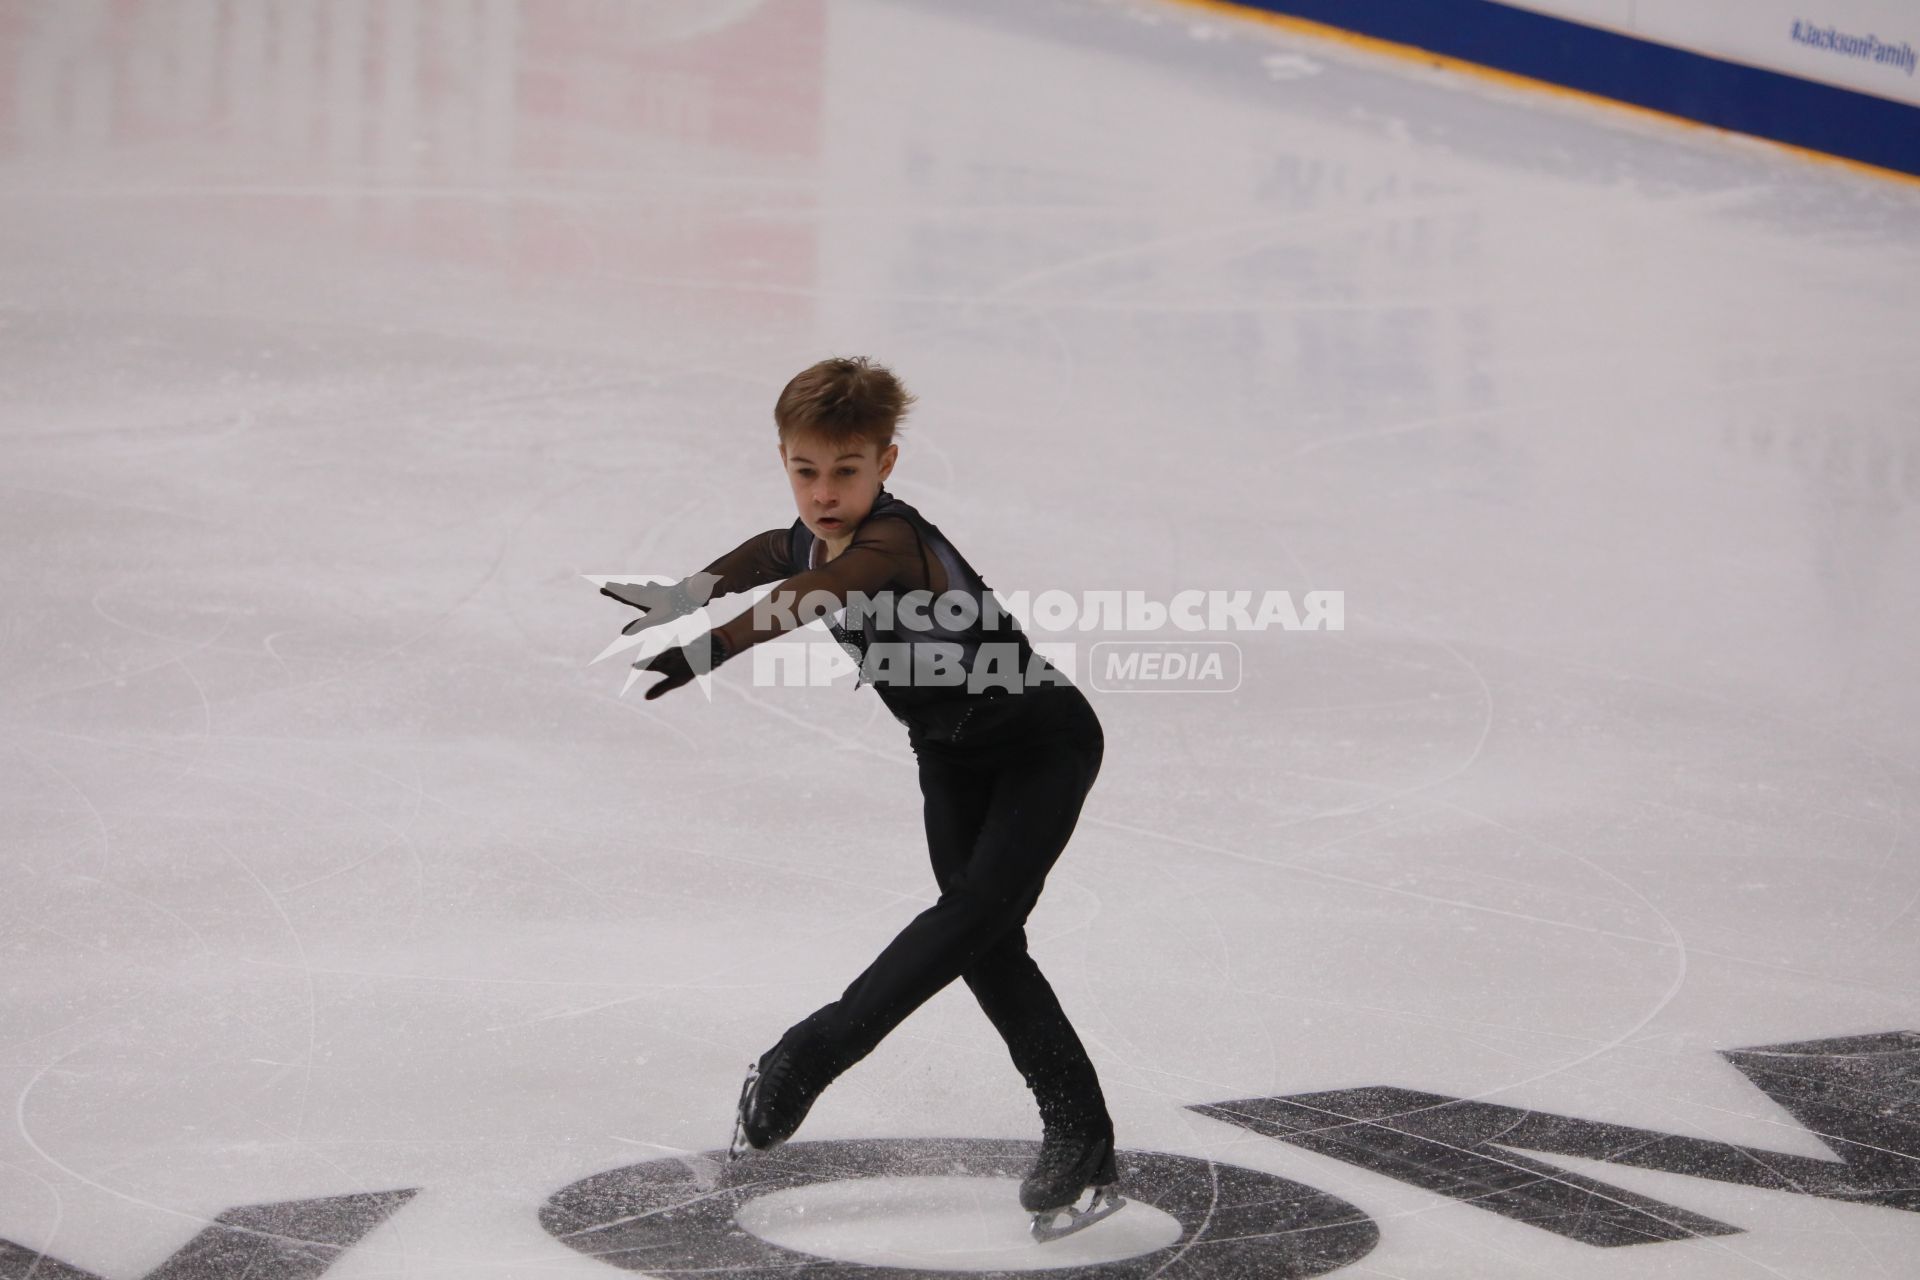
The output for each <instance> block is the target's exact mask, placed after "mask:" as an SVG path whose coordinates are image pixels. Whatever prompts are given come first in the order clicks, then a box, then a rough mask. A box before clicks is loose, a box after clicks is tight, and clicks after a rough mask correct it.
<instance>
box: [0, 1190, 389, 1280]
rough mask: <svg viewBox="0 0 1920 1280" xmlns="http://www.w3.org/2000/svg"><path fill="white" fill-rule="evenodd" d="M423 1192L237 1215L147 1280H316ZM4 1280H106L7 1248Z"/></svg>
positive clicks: (260, 1208)
mask: <svg viewBox="0 0 1920 1280" xmlns="http://www.w3.org/2000/svg"><path fill="white" fill-rule="evenodd" d="M418 1190H419V1188H417V1187H415V1188H410V1189H408V1190H404V1191H370V1192H366V1193H364V1194H361V1195H351V1196H327V1197H325V1198H323V1199H319V1200H286V1201H282V1202H281V1203H279V1204H250V1205H243V1206H241V1207H240V1208H238V1209H229V1210H227V1211H226V1212H225V1213H223V1214H221V1215H220V1216H219V1217H217V1218H215V1219H214V1220H213V1223H212V1225H211V1226H209V1227H207V1228H206V1229H205V1230H204V1231H202V1232H201V1233H200V1234H199V1235H197V1236H195V1237H194V1238H193V1239H191V1240H189V1241H187V1243H186V1246H185V1247H184V1248H182V1249H181V1250H180V1252H178V1253H176V1254H174V1255H173V1256H172V1257H171V1258H168V1259H167V1260H166V1261H165V1262H163V1263H161V1264H160V1265H159V1266H158V1267H156V1268H155V1269H154V1270H152V1271H150V1272H148V1273H147V1275H146V1276H145V1277H144V1280H240V1277H243V1276H244V1277H246V1280H312V1277H314V1276H317V1275H319V1274H320V1273H321V1272H323V1271H325V1270H326V1269H327V1268H328V1267H330V1266H332V1265H333V1264H334V1261H335V1260H336V1259H338V1258H339V1256H340V1255H341V1254H342V1253H344V1252H346V1251H347V1250H348V1249H351V1248H352V1247H353V1246H354V1245H356V1244H358V1243H359V1242H360V1240H361V1238H362V1237H364V1236H365V1235H366V1234H367V1233H368V1232H369V1231H372V1230H373V1229H374V1228H375V1227H377V1226H379V1225H380V1224H381V1223H383V1222H385V1221H386V1220H387V1219H388V1218H390V1217H392V1216H393V1215H394V1213H395V1212H397V1211H398V1210H399V1209H400V1207H401V1206H402V1205H404V1204H406V1203H407V1201H409V1200H411V1199H413V1197H414V1194H415V1193H416V1192H417V1191H418ZM0 1280H100V1277H99V1276H96V1275H94V1274H93V1273H92V1272H91V1271H82V1270H80V1268H78V1267H71V1266H68V1265H67V1264H66V1263H64V1262H61V1261H60V1260H59V1259H57V1258H49V1257H48V1256H47V1255H46V1254H44V1253H34V1252H32V1251H31V1250H29V1249H26V1248H24V1247H22V1246H20V1245H17V1244H15V1243H13V1242H12V1241H11V1240H0Z"/></svg>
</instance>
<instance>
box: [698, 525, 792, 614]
mask: <svg viewBox="0 0 1920 1280" xmlns="http://www.w3.org/2000/svg"><path fill="white" fill-rule="evenodd" d="M789 546H790V537H789V532H788V530H786V529H769V530H767V531H766V532H765V533H756V534H754V535H753V536H752V537H751V538H748V539H747V540H746V541H745V542H743V543H741V544H740V545H739V546H737V547H735V548H734V549H733V550H731V551H729V552H727V554H725V555H723V556H721V557H720V558H719V559H718V560H715V561H714V562H713V563H712V564H710V565H708V566H707V567H706V572H707V573H711V574H717V575H718V576H719V578H720V581H719V582H717V583H715V584H714V587H713V591H712V593H711V595H710V596H709V597H708V598H709V599H717V598H718V597H720V596H730V595H732V594H733V593H734V592H736V591H745V590H746V589H747V588H748V587H757V586H759V585H760V584H761V583H763V582H778V581H780V579H782V578H784V577H786V576H788V575H789V574H791V573H792V572H793V571H794V570H795V569H796V568H798V567H799V566H798V565H795V564H793V563H791V562H790V561H789V559H788V555H789V550H788V548H789Z"/></svg>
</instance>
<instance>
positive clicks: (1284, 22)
mask: <svg viewBox="0 0 1920 1280" xmlns="http://www.w3.org/2000/svg"><path fill="white" fill-rule="evenodd" d="M1168 3H1171V4H1178V5H1184V6H1186V7H1187V8H1190V9H1206V10H1209V11H1210V12H1213V13H1217V14H1219V15H1221V16H1222V17H1226V18H1238V19H1241V20H1245V21H1253V22H1262V23H1265V24H1266V25H1268V26H1270V27H1278V28H1279V29H1280V30H1282V31H1286V32H1289V33H1291V34H1293V35H1298V36H1306V37H1308V38H1309V39H1314V40H1327V41H1331V42H1333V43H1336V44H1344V45H1348V46H1350V47H1352V48H1355V49H1362V50H1365V51H1366V52H1368V53H1374V54H1379V55H1381V56H1383V57H1388V58H1397V59H1399V60H1400V61H1403V62H1419V63H1424V64H1425V65H1427V66H1429V67H1434V68H1437V69H1439V70H1442V71H1455V72H1458V73H1460V74H1461V75H1467V76H1473V77H1475V78H1476V79H1480V80H1485V81H1488V82H1490V83H1493V84H1498V85H1504V86H1506V87H1507V88H1510V89H1525V90H1527V91H1529V92H1532V93H1550V94H1555V95H1558V96H1559V97H1563V98H1571V99H1574V100H1576V101H1579V102H1583V103H1588V104H1591V105H1595V106H1600V107H1606V108H1610V109H1611V110H1614V111H1625V112H1629V113H1631V114H1633V115H1636V116H1640V117H1643V118H1645V119H1648V120H1656V121H1659V122H1660V123H1662V124H1683V125H1687V126H1689V127H1691V128H1694V129H1701V130H1704V131H1706V132H1708V133H1717V134H1721V135H1723V136H1731V137H1736V138H1750V139H1752V140H1754V141H1756V142H1764V143H1766V144H1767V145H1768V146H1770V147H1775V148H1777V149H1779V150H1781V151H1785V152H1788V153H1789V154H1791V155H1796V156H1799V157H1801V158H1802V159H1806V160H1814V161H1817V162H1819V163H1821V164H1830V165H1838V166H1840V167H1841V168H1843V169H1850V170H1852V171H1853V172H1855V173H1864V174H1868V175H1871V176H1872V177H1875V178H1883V179H1884V178H1892V179H1895V180H1896V181H1899V182H1904V183H1908V184H1911V185H1913V186H1916V187H1920V176H1916V175H1914V174H1911V173H1903V172H1901V171H1900V170H1898V169H1888V168H1884V167H1882V166H1880V165H1877V164H1868V163H1867V162H1866V161H1864V160H1850V159H1848V158H1847V157H1846V156H1836V155H1834V154H1833V153H1831V152H1828V151H1816V150H1814V149H1813V148H1812V147H1803V146H1799V145H1798V144H1796V143H1792V142H1782V141H1780V140H1779V139H1777V138H1768V137H1764V136H1762V135H1761V134H1757V133H1741V132H1740V131H1739V130H1737V129H1725V128H1722V127H1721V126H1719V125H1716V124H1708V123H1706V122H1705V121H1702V120H1695V119H1693V118H1691V117H1689V116H1677V115H1674V114H1673V113H1672V112H1670V111H1659V110H1656V109H1655V108H1653V107H1643V106H1641V105H1639V104H1638V103H1634V102H1623V101H1621V100H1620V99H1619V98H1609V97H1607V96H1606V95H1605V94H1599V93H1589V92H1588V91H1587V90H1585V89H1575V88H1571V87H1570V86H1568V85H1564V84H1556V83H1554V82H1553V81H1551V80H1539V79H1535V78H1534V77H1533V76H1523V75H1521V74H1519V73H1518V72H1515V71H1502V70H1500V68H1498V67H1489V66H1487V65H1486V64H1485V63H1480V62H1468V61H1466V60H1465V59H1464V58H1454V57H1449V56H1448V55H1446V54H1444V53H1435V52H1433V51H1432V50H1431V49H1422V48H1420V47H1419V46H1418V45H1411V44H1401V43H1400V42H1398V41H1396V40H1382V39H1381V38H1380V37H1378V36H1366V35H1361V34H1360V33H1359V32H1357V31H1348V30H1347V29H1346V28H1344V27H1335V26H1329V25H1328V24H1326V23H1324V22H1315V21H1314V20H1313V19H1311V18H1297V17H1295V16H1293V15H1292V14H1288V13H1275V12H1273V11H1272V10H1271V9H1257V8H1254V7H1253V6H1251V5H1246V4H1237V3H1234V0H1168ZM1701 56H1702V57H1705V56H1708V55H1704V54H1703V55H1701Z"/></svg>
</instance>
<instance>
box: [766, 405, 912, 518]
mask: <svg viewBox="0 0 1920 1280" xmlns="http://www.w3.org/2000/svg"><path fill="white" fill-rule="evenodd" d="M899 454H900V446H899V445H897V444H890V445H888V446H887V447H886V448H885V449H882V448H880V447H879V446H878V445H876V444H874V443H873V442H872V441H866V442H864V443H846V444H839V445H834V444H829V443H828V442H827V441H825V440H823V439H821V438H820V437H819V436H816V435H812V434H809V433H805V432H798V431H796V432H794V433H793V434H792V435H791V436H789V437H788V439H787V442H786V443H785V444H783V445H781V446H780V463H781V465H782V466H784V467H785V468H786V471H787V481H788V482H789V483H790V484H792V485H793V505H794V508H795V509H796V510H797V511H798V512H799V513H800V519H801V522H802V523H804V524H805V525H806V526H807V528H809V529H811V530H812V531H813V536H814V537H816V538H822V539H825V540H826V541H828V542H831V543H838V542H841V541H843V540H845V539H846V538H849V537H851V536H852V534H853V530H854V526H856V525H858V524H859V523H860V522H861V521H862V520H864V519H866V518H867V512H869V511H871V510H873V500H874V499H875V498H877V497H879V496H880V486H881V485H883V484H885V483H886V479H887V477H888V476H889V475H891V474H892V473H893V462H894V459H895V458H897V457H898V456H899Z"/></svg>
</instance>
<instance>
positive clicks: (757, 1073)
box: [727, 1028, 836, 1160]
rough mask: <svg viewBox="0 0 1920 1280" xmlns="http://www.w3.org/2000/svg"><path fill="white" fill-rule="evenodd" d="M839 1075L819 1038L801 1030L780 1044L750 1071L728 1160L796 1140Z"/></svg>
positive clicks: (741, 1098)
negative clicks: (802, 1124)
mask: <svg viewBox="0 0 1920 1280" xmlns="http://www.w3.org/2000/svg"><path fill="white" fill-rule="evenodd" d="M835 1074H836V1073H835V1072H834V1070H833V1067H832V1063H831V1062H830V1060H829V1057H828V1054H827V1053H826V1051H825V1046H824V1045H822V1044H821V1043H820V1042H819V1041H818V1039H817V1038H816V1037H813V1036H810V1035H807V1034H805V1033H804V1032H802V1031H801V1030H800V1029H799V1028H795V1029H793V1030H790V1031H788V1032H787V1034H785V1035H784V1036H781V1037H780V1043H779V1044H776V1045H775V1046H773V1048H771V1049H769V1050H767V1051H766V1052H765V1053H763V1054H761V1055H760V1061H759V1062H757V1063H754V1064H753V1065H751V1066H749V1067H748V1068H747V1079H746V1082H745V1083H744V1084H742V1085H741V1086H740V1107H739V1111H738V1112H737V1114H736V1115H735V1116H734V1122H733V1141H732V1142H731V1143H730V1144H729V1145H728V1147H727V1158H728V1159H730V1160H738V1159H739V1158H740V1157H741V1156H743V1155H745V1154H746V1153H747V1151H748V1149H749V1148H751V1149H752V1150H754V1151H771V1150H773V1149H774V1148H775V1147H777V1146H779V1145H780V1144H781V1143H783V1142H785V1141H786V1140H787V1139H788V1138H791V1137H792V1136H793V1131H794V1130H796V1129H798V1128H799V1127H800V1122H801V1121H802V1120H805V1119H806V1118H807V1112H808V1111H809V1110H810V1109H811V1108H812V1107H813V1100H814V1099H815V1098H817V1097H819V1096H820V1092H821V1090H823V1089H825V1088H826V1087H827V1085H829V1084H830V1083H832V1081H833V1077H834V1075H835Z"/></svg>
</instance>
